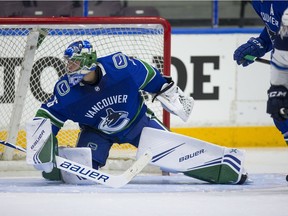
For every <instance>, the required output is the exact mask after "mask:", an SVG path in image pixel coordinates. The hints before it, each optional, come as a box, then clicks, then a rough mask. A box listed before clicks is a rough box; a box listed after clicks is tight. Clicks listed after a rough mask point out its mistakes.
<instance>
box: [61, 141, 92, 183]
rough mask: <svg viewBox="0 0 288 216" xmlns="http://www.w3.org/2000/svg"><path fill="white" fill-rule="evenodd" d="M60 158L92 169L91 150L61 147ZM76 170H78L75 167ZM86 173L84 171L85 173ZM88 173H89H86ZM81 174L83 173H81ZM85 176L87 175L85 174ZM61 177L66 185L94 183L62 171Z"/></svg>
mask: <svg viewBox="0 0 288 216" xmlns="http://www.w3.org/2000/svg"><path fill="white" fill-rule="evenodd" d="M58 152H59V156H60V157H63V158H65V159H69V160H71V161H74V162H77V163H79V164H82V165H85V166H87V167H91V168H92V153H91V149H90V148H65V147H60V148H59V149H58ZM74 169H76V168H75V167H74ZM83 172H84V171H83ZM86 172H87V171H86ZM80 173H81V171H80ZM83 174H85V173H83ZM61 176H62V180H63V182H64V183H67V184H75V185H90V184H95V183H94V182H92V181H90V180H87V179H86V178H83V177H81V176H78V175H74V174H72V173H69V172H66V171H63V170H61Z"/></svg>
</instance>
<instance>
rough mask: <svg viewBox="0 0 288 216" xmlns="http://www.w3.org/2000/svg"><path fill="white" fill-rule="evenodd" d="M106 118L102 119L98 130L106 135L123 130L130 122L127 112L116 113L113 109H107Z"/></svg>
mask: <svg viewBox="0 0 288 216" xmlns="http://www.w3.org/2000/svg"><path fill="white" fill-rule="evenodd" d="M106 114H107V115H106V116H105V117H104V118H103V117H101V118H102V121H101V122H100V124H99V126H98V129H99V130H101V131H103V132H104V133H107V134H111V133H114V132H117V131H119V130H121V129H123V128H124V127H125V126H126V125H127V124H128V122H129V121H130V119H129V118H127V116H128V113H127V112H125V111H114V110H113V109H112V108H108V109H106Z"/></svg>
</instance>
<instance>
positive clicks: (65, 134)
mask: <svg viewBox="0 0 288 216" xmlns="http://www.w3.org/2000/svg"><path fill="white" fill-rule="evenodd" d="M164 31H165V29H164V28H163V26H162V25H161V24H149V23H148V24H84V23H83V24H81V25H80V24H79V25H78V24H77V25H76V24H69V23H67V24H65V25H64V24H63V25H49V24H41V25H38V24H36V23H35V24H30V25H21V24H20V23H19V25H0V81H1V82H0V83H1V85H0V116H1V118H0V139H1V140H7V141H9V142H14V143H16V144H17V145H20V146H22V147H25V146H26V133H25V130H24V129H25V122H27V121H28V120H30V119H32V118H33V117H34V115H35V113H36V111H37V109H38V108H39V107H40V104H41V103H42V102H45V101H46V100H47V99H48V98H49V97H50V95H51V93H52V92H53V87H54V84H55V83H56V81H57V80H58V78H59V77H60V76H62V75H63V74H64V73H65V68H64V62H63V60H64V59H63V52H64V50H65V48H66V47H67V46H68V45H69V44H70V43H71V42H74V41H77V40H88V41H90V42H91V44H92V45H93V46H94V49H96V51H97V55H98V56H99V57H100V56H105V55H108V54H110V53H113V52H118V51H122V52H123V53H125V54H127V55H128V56H134V57H138V58H140V59H142V60H144V61H146V62H147V63H150V64H152V65H153V66H155V67H157V68H158V69H159V70H160V71H161V72H162V73H164V70H163V57H164V44H165V41H164ZM31 32H34V33H35V32H36V33H37V34H38V33H39V34H40V35H39V38H38V40H37V49H36V51H35V55H32V56H31V54H29V52H28V54H27V50H25V49H26V45H27V43H28V42H29V41H28V40H30V39H28V38H29V35H30V34H31ZM30 48H31V47H30ZM28 49H29V47H28ZM25 59H26V61H28V63H29V62H33V65H32V68H31V69H32V70H30V71H28V73H27V71H26V70H25V67H26V66H25V65H24V66H23V62H24V61H25ZM23 68H24V69H23ZM26 69H27V68H26ZM30 73H31V75H30ZM27 74H28V75H27ZM22 76H23V77H24V78H25V77H27V76H30V77H29V81H28V82H25V81H23V80H21V79H22ZM26 87H27V88H26ZM26 90H27V92H26ZM144 97H145V98H146V99H147V100H146V101H147V104H148V106H149V108H150V109H152V110H153V111H154V112H155V114H156V116H157V117H158V118H160V119H161V120H163V110H162V107H161V105H160V104H159V103H155V102H154V103H153V104H152V103H150V102H149V100H150V99H151V96H150V95H147V94H145V95H144ZM78 132H79V128H78V124H76V123H74V122H71V121H68V122H66V123H65V125H64V127H63V128H62V129H61V131H60V132H59V134H58V135H57V138H58V141H59V145H61V146H68V145H69V146H74V145H75V142H76V139H77V136H78ZM112 149H113V151H112V154H111V155H110V157H115V158H117V157H127V156H128V155H129V152H130V153H131V152H134V150H135V148H134V147H132V146H131V145H129V144H121V145H117V144H115V145H114V146H113V148H112ZM4 151H5V150H4V148H3V146H0V153H2V156H3V155H4V156H5V154H11V153H7V152H6V153H3V152H4ZM16 153H17V151H16ZM13 155H14V157H13V158H14V159H15V158H18V157H19V154H18V156H17V154H16V155H15V152H14V153H13ZM6 156H7V155H6ZM8 158H9V155H8Z"/></svg>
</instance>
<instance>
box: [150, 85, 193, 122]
mask: <svg viewBox="0 0 288 216" xmlns="http://www.w3.org/2000/svg"><path fill="white" fill-rule="evenodd" d="M155 98H156V99H157V100H159V101H160V102H161V105H162V107H163V108H164V109H165V110H167V111H168V112H170V113H172V114H174V115H177V116H179V117H180V118H181V119H182V120H183V121H184V122H186V121H187V120H188V118H189V116H190V114H191V112H192V109H193V105H194V99H193V98H192V97H187V96H185V95H184V92H183V91H182V90H181V89H180V88H179V87H178V86H176V85H175V83H174V82H173V81H172V82H170V83H165V84H164V85H163V86H162V88H161V91H160V92H159V93H157V94H156V96H155V97H154V98H153V101H154V99H155Z"/></svg>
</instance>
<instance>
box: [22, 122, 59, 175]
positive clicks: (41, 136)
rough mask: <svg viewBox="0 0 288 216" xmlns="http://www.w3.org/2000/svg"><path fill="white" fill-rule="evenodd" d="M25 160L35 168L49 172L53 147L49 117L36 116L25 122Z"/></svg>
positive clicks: (51, 166) (51, 165)
mask: <svg viewBox="0 0 288 216" xmlns="http://www.w3.org/2000/svg"><path fill="white" fill-rule="evenodd" d="M26 134H27V135H26V137H27V155H26V162H27V164H29V165H33V166H34V167H35V168H36V169H38V170H41V171H45V172H47V173H49V172H51V171H52V169H53V159H54V148H53V134H52V128H51V122H50V119H45V118H38V119H34V120H32V121H29V122H27V123H26Z"/></svg>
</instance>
